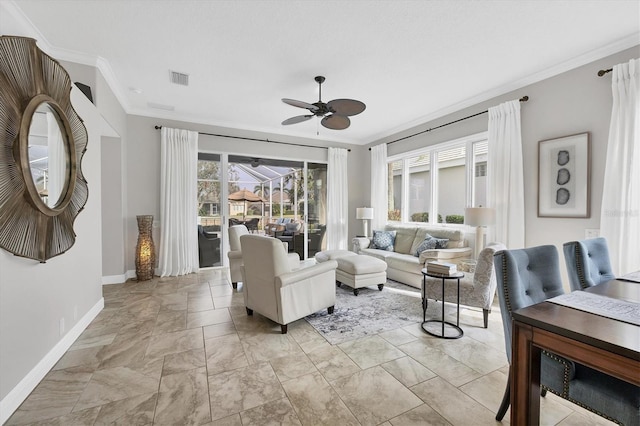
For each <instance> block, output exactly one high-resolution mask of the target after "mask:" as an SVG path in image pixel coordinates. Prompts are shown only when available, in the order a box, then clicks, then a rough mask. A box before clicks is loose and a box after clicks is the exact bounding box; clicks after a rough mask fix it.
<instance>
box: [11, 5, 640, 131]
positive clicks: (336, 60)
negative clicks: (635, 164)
mask: <svg viewBox="0 0 640 426" xmlns="http://www.w3.org/2000/svg"><path fill="white" fill-rule="evenodd" d="M0 1H2V6H3V7H4V12H6V11H9V12H10V13H3V15H6V16H5V17H4V18H0V23H2V26H3V28H1V29H2V33H4V34H15V31H22V32H24V31H25V30H24V27H25V26H29V25H32V26H34V27H35V28H36V29H37V32H35V33H34V32H33V30H32V33H31V34H18V35H32V36H36V38H37V39H38V40H39V45H40V47H41V48H42V49H43V50H45V52H47V53H49V54H50V55H52V56H54V57H56V58H58V59H62V60H72V61H75V62H81V63H86V64H91V65H97V66H99V67H100V69H101V70H102V72H103V74H104V75H105V78H106V79H107V81H108V83H109V84H110V85H111V86H112V89H113V90H114V92H115V93H116V96H117V97H118V99H119V100H120V102H121V103H122V104H123V106H124V108H125V110H126V111H127V112H128V113H130V114H138V115H144V116H152V117H157V118H167V119H176V120H184V121H188V122H197V123H204V124H213V125H219V126H225V127H231V128H239V129H249V130H256V131H262V132H269V133H274V134H281V135H292V136H297V137H306V138H315V139H321V140H326V141H336V142H349V143H355V144H365V143H369V142H372V141H374V140H376V139H379V138H381V137H384V136H388V135H390V134H392V133H395V132H397V131H400V130H404V129H407V128H409V127H411V126H413V125H416V124H418V123H420V122H424V121H425V120H427V119H433V118H437V117H438V116H441V115H443V114H445V113H448V112H452V111H455V110H458V109H460V108H462V107H465V106H469V105H472V104H474V103H477V102H479V101H482V100H486V99H489V98H491V97H493V96H496V95H499V94H501V93H505V92H507V91H510V90H513V89H517V88H519V87H522V86H523V85H524V84H529V83H532V82H535V81H538V80H540V79H542V78H547V77H549V76H551V75H554V74H557V73H559V72H562V71H566V70H568V69H570V68H573V67H575V66H579V65H582V64H584V63H587V62H590V61H593V60H595V59H598V58H600V57H603V56H606V55H608V54H611V53H614V52H616V51H620V50H622V49H624V48H628V47H631V46H634V45H636V44H638V43H640V2H639V1H637V0H631V1H613V0H607V1H591V0H589V1H582V0H570V1H558V0H551V1H537V0H536V1H488V0H479V1H469V0H458V1H373V0H371V1H345V0H342V1H331V0H323V1H306V0H305V1H302V0H273V1H272V0H267V1H222V0H219V1H204V0H200V1H188V0H183V1H177V0H174V1H162V0H129V1H124V0H123V1H120V0H110V1H108V0H91V1H89V0H87V1H70V0H46V1H45V0H16V1H8V0H0ZM12 31H14V32H12ZM612 65H614V64H612ZM169 70H174V71H179V72H184V73H187V74H189V75H190V84H189V87H183V86H177V85H174V84H171V83H170V82H169ZM316 75H324V76H326V78H327V80H326V82H325V83H324V84H323V90H322V98H323V99H322V100H323V101H324V102H328V101H329V100H331V99H335V98H352V99H358V100H361V101H362V102H364V103H365V104H366V105H367V109H366V110H365V111H364V112H363V113H362V114H360V115H357V116H354V117H352V124H351V127H349V128H348V129H346V130H341V131H337V130H329V129H325V128H324V127H322V126H319V124H318V121H317V120H316V119H312V120H310V121H307V122H304V123H299V124H294V125H290V126H282V125H281V124H280V123H281V122H282V121H283V120H284V119H286V118H289V117H292V116H295V115H302V114H304V113H306V112H307V110H304V109H300V108H295V107H293V106H290V105H286V104H284V103H282V102H281V98H293V99H297V100H301V101H305V102H309V103H312V102H315V101H317V96H318V86H317V84H316V83H315V82H314V80H313V78H314V76H316ZM132 89H140V90H141V91H142V93H135V92H134V91H132ZM150 103H151V104H160V105H168V106H172V107H173V108H174V110H173V111H166V110H161V109H155V108H150V107H149V104H150ZM318 130H319V135H317V134H316V133H317V132H318Z"/></svg>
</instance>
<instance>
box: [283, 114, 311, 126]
mask: <svg viewBox="0 0 640 426" xmlns="http://www.w3.org/2000/svg"><path fill="white" fill-rule="evenodd" d="M311 117H313V115H298V116H296V117H291V118H287V119H286V120H284V121H283V122H282V124H283V125H285V126H286V125H288V124H296V123H302V122H303V121H307V120H309V119H310V118H311Z"/></svg>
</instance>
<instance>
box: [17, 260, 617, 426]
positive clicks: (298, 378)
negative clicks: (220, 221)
mask: <svg viewBox="0 0 640 426" xmlns="http://www.w3.org/2000/svg"><path fill="white" fill-rule="evenodd" d="M373 291H377V290H373ZM103 293H104V299H105V308H104V310H103V311H102V312H101V313H100V314H99V315H98V317H97V318H96V319H95V320H94V321H93V322H92V323H91V324H90V325H89V327H88V328H87V329H86V330H85V331H84V332H83V334H82V335H81V336H80V337H79V338H78V340H77V341H76V342H75V343H74V345H73V346H72V347H71V348H70V349H69V350H68V351H67V353H66V354H65V355H64V356H63V357H62V358H61V359H60V361H59V362H58V363H57V365H56V366H55V367H54V368H53V369H52V370H51V371H50V372H49V373H48V374H47V376H46V377H45V378H44V379H43V380H42V382H41V383H40V384H39V385H38V386H37V388H36V389H35V390H34V391H33V392H32V394H31V395H30V396H29V397H28V398H27V399H26V400H25V401H24V403H23V404H22V405H21V406H20V408H19V409H18V410H17V411H16V412H15V413H14V414H13V416H12V417H11V418H10V419H9V420H8V422H7V424H12V425H13V424H47V425H92V424H96V425H101V424H119V425H134V424H135V425H146V424H157V425H187V424H207V425H270V424H287V425H300V424H302V425H387V426H388V425H393V426H398V425H431V424H433V425H490V424H496V423H498V422H496V421H495V419H494V417H495V412H496V410H497V408H498V406H499V405H500V401H501V399H502V395H503V392H504V386H505V384H506V380H507V372H508V365H507V361H506V356H505V353H504V340H503V335H502V323H501V320H500V314H499V311H498V309H497V307H496V309H495V310H494V312H493V313H492V314H491V315H490V316H489V318H490V324H489V328H488V329H484V328H482V326H481V325H482V313H481V312H479V311H474V310H469V309H463V310H462V311H461V317H460V321H461V325H462V328H463V329H464V332H465V335H464V337H463V338H461V339H458V340H443V339H437V338H434V337H431V336H429V335H427V334H425V333H423V332H422V331H421V329H420V325H419V324H415V325H412V326H409V327H405V328H401V329H396V330H391V331H386V332H383V333H380V334H378V335H375V336H370V337H366V338H363V339H359V340H354V341H349V342H345V343H341V344H339V345H335V346H332V345H330V344H329V343H328V342H327V341H326V340H325V339H324V338H323V337H322V336H321V335H320V334H318V333H317V332H316V331H315V330H314V329H313V328H312V327H311V326H310V325H309V324H308V323H307V322H306V321H305V320H300V321H296V322H295V323H293V324H290V325H289V333H288V334H286V335H282V334H280V327H279V326H278V325H277V324H274V323H272V322H271V321H269V320H267V319H265V318H263V317H261V316H260V315H257V314H255V315H254V316H253V317H248V316H247V315H246V312H245V309H244V305H243V297H242V292H241V291H240V290H233V289H232V287H231V285H230V283H229V281H228V278H227V271H226V270H225V269H212V270H206V271H202V272H200V273H198V274H191V275H188V276H183V277H178V278H155V279H153V280H151V281H147V282H144V283H137V282H127V283H125V284H118V285H109V286H105V287H104V288H103ZM354 297H355V296H354ZM358 297H367V292H366V290H365V291H362V292H361V293H360V296H358ZM418 303H419V301H418ZM449 311H451V312H453V311H454V310H453V309H450V310H449ZM541 405H542V409H541V411H542V424H545V425H588V424H592V425H600V424H607V422H606V421H605V420H604V419H601V418H599V417H597V416H595V415H593V414H591V413H589V412H587V411H585V410H583V409H581V408H580V407H577V406H575V405H573V404H571V403H569V402H566V401H564V400H562V399H560V398H557V397H556V396H555V395H551V394H548V395H547V397H546V398H543V399H542V403H541ZM508 419H509V412H507V415H506V417H505V420H504V421H503V423H504V424H507V423H508Z"/></svg>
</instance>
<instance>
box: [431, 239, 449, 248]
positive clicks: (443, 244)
mask: <svg viewBox="0 0 640 426" xmlns="http://www.w3.org/2000/svg"><path fill="white" fill-rule="evenodd" d="M434 240H436V248H437V249H446V248H447V247H449V240H448V239H447V238H434Z"/></svg>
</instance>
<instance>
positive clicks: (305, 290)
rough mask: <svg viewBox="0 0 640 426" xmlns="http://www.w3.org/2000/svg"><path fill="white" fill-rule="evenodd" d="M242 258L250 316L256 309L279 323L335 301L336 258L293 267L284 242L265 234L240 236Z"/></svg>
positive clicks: (329, 306)
mask: <svg viewBox="0 0 640 426" xmlns="http://www.w3.org/2000/svg"><path fill="white" fill-rule="evenodd" d="M240 244H241V246H242V261H243V266H242V270H243V281H242V282H243V286H242V288H243V293H244V303H245V307H246V309H247V315H253V311H256V312H258V313H260V314H261V315H264V316H265V317H267V318H269V319H271V320H273V321H275V322H277V323H278V324H280V327H281V330H282V334H285V333H286V332H287V324H289V323H290V322H293V321H296V320H298V319H300V318H304V317H305V316H307V315H310V314H312V313H314V312H317V311H319V310H322V309H327V310H328V312H329V313H330V314H331V313H333V307H334V305H335V302H336V267H337V266H338V264H337V262H336V261H335V260H329V261H326V262H323V263H320V264H316V265H313V266H309V267H306V268H301V269H295V270H294V269H293V268H292V267H291V262H290V260H289V256H287V252H286V249H285V248H284V246H283V244H282V242H281V241H280V240H277V239H276V238H272V237H265V236H262V235H243V236H242V237H240Z"/></svg>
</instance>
